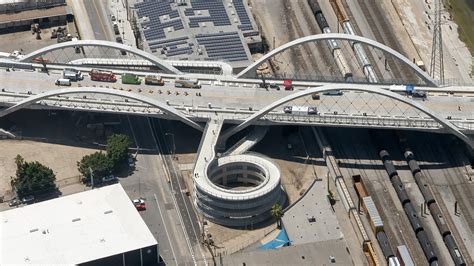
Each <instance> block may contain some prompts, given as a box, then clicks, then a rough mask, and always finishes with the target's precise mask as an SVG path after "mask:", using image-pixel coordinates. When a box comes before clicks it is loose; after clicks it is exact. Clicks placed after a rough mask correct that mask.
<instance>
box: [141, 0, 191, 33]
mask: <svg viewBox="0 0 474 266" xmlns="http://www.w3.org/2000/svg"><path fill="white" fill-rule="evenodd" d="M135 8H136V9H137V14H138V17H139V18H142V17H148V18H149V19H150V22H148V23H147V26H148V27H147V28H145V29H144V30H143V33H144V34H145V38H146V40H147V41H152V40H157V39H164V38H166V35H165V30H164V29H165V28H168V27H173V28H174V30H175V31H176V30H181V29H184V26H183V22H182V21H181V18H180V17H179V13H178V10H172V9H171V6H170V3H169V1H157V0H155V1H144V2H140V3H136V4H135ZM164 15H169V17H170V19H171V20H169V21H166V22H163V23H161V21H160V16H164Z"/></svg>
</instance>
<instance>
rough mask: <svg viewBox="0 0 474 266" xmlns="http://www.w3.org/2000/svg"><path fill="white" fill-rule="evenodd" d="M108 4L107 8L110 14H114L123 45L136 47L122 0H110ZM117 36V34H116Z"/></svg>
mask: <svg viewBox="0 0 474 266" xmlns="http://www.w3.org/2000/svg"><path fill="white" fill-rule="evenodd" d="M108 3H109V5H108V6H107V8H108V9H109V11H110V14H111V15H114V16H115V18H116V20H115V22H117V24H118V25H119V29H120V36H121V37H122V39H123V43H124V44H125V45H128V46H131V47H134V48H136V47H137V46H136V42H135V35H134V34H133V30H132V25H131V23H130V21H128V20H127V10H126V9H125V6H124V4H123V3H122V1H117V0H112V1H108ZM131 13H132V12H130V15H129V16H130V19H131V17H132V14H131ZM117 36H118V35H117Z"/></svg>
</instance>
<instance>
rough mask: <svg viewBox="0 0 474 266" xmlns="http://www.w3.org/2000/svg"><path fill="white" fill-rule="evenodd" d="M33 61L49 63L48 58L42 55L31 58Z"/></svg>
mask: <svg viewBox="0 0 474 266" xmlns="http://www.w3.org/2000/svg"><path fill="white" fill-rule="evenodd" d="M32 61H33V62H34V63H50V62H51V61H49V59H46V58H43V57H35V58H33V60H32Z"/></svg>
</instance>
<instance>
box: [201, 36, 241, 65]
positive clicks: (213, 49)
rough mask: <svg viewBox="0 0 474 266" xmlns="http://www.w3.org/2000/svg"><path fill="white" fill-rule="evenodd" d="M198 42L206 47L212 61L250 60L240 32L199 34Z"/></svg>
mask: <svg viewBox="0 0 474 266" xmlns="http://www.w3.org/2000/svg"><path fill="white" fill-rule="evenodd" d="M196 40H197V41H198V44H199V45H202V46H204V47H205V49H206V52H207V55H208V57H209V58H211V59H225V60H228V61H242V60H248V57H247V54H246V53H245V49H244V46H243V45H242V41H241V40H240V37H239V34H238V32H226V33H212V34H198V35H196Z"/></svg>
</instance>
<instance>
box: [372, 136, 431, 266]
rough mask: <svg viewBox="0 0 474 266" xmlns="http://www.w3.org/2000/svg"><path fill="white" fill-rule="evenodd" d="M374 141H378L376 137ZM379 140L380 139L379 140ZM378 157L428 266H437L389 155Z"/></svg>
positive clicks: (428, 242) (383, 151) (429, 244)
mask: <svg viewBox="0 0 474 266" xmlns="http://www.w3.org/2000/svg"><path fill="white" fill-rule="evenodd" d="M376 139H379V138H378V137H376ZM379 140H380V139H379ZM379 156H380V158H381V159H382V161H383V164H384V166H385V170H386V171H387V174H388V175H389V177H390V180H391V182H392V185H393V187H394V189H395V191H396V192H397V195H398V198H399V200H400V202H401V203H402V207H403V209H404V210H405V213H406V215H407V218H408V220H409V222H410V225H411V226H412V229H413V231H414V232H415V234H416V237H417V239H418V242H419V243H420V246H421V248H422V249H423V253H424V254H425V257H426V259H427V260H428V262H429V264H430V265H433V266H434V265H438V257H437V256H436V254H435V252H434V250H433V247H432V246H431V243H430V241H429V240H428V237H427V236H426V232H425V231H424V228H423V225H422V224H421V221H420V219H419V218H418V216H417V214H416V211H415V208H414V207H413V205H412V203H411V201H410V199H409V198H408V194H407V193H406V191H405V187H404V186H403V183H402V182H401V180H400V177H399V176H398V173H397V171H396V168H395V166H394V164H393V162H392V161H391V160H390V154H389V153H388V152H387V151H386V150H384V149H381V150H380V152H379Z"/></svg>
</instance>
